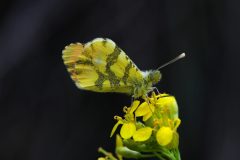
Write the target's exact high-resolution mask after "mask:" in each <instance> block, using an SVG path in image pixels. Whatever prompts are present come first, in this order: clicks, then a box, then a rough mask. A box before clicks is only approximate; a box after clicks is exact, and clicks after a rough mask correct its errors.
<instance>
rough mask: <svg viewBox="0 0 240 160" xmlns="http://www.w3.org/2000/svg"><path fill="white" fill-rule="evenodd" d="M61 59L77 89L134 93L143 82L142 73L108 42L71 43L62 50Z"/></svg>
mask: <svg viewBox="0 0 240 160" xmlns="http://www.w3.org/2000/svg"><path fill="white" fill-rule="evenodd" d="M63 60H64V64H65V65H66V67H67V70H68V72H69V73H70V76H71V78H72V79H73V81H74V82H75V83H76V85H77V87H78V88H80V89H84V90H91V91H95V92H120V93H127V94H133V89H134V87H135V85H136V84H138V82H139V81H143V74H142V72H141V71H140V70H139V69H138V68H137V66H136V65H135V64H134V63H133V62H132V61H131V60H130V59H129V57H128V56H127V55H126V54H125V53H124V51H122V50H121V49H120V48H119V47H118V46H117V45H116V44H115V43H114V42H113V41H112V40H110V39H103V38H96V39H94V40H93V41H91V42H88V43H86V44H81V43H75V44H70V45H69V46H66V47H65V49H64V50H63Z"/></svg>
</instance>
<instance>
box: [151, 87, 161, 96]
mask: <svg viewBox="0 0 240 160" xmlns="http://www.w3.org/2000/svg"><path fill="white" fill-rule="evenodd" d="M154 90H155V91H156V92H157V94H160V92H159V91H158V89H157V87H153V88H152V91H153V92H154Z"/></svg>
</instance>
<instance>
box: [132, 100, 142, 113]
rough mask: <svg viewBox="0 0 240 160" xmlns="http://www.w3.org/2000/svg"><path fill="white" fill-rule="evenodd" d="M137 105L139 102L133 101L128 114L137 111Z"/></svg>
mask: <svg viewBox="0 0 240 160" xmlns="http://www.w3.org/2000/svg"><path fill="white" fill-rule="evenodd" d="M139 103H140V101H138V100H135V101H133V103H132V106H131V108H130V113H133V112H134V111H135V110H136V109H137V107H138V105H139Z"/></svg>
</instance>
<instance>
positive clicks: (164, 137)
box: [156, 127, 173, 146]
mask: <svg viewBox="0 0 240 160" xmlns="http://www.w3.org/2000/svg"><path fill="white" fill-rule="evenodd" d="M156 138H157V142H158V143H159V144H160V145H161V146H166V145H168V144H169V143H170V142H171V141H172V138H173V131H172V130H171V128H170V127H161V128H160V129H159V130H158V131H157V135H156Z"/></svg>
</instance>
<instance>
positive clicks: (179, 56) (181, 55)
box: [157, 53, 185, 70]
mask: <svg viewBox="0 0 240 160" xmlns="http://www.w3.org/2000/svg"><path fill="white" fill-rule="evenodd" d="M184 57H185V53H182V54H180V55H178V56H177V57H176V58H174V59H172V60H171V61H169V62H167V63H165V64H163V65H162V66H160V67H158V68H157V70H159V69H162V68H163V67H166V66H167V65H169V64H172V63H174V62H176V61H178V60H179V59H182V58H184Z"/></svg>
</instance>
